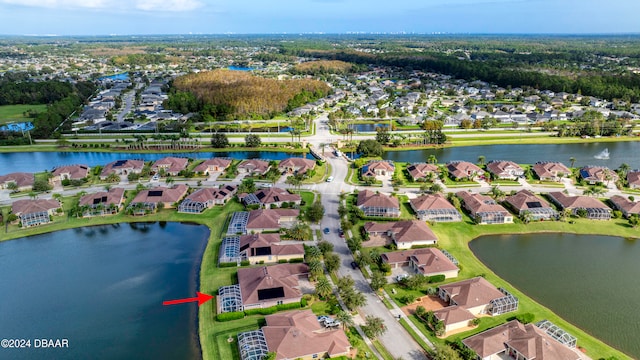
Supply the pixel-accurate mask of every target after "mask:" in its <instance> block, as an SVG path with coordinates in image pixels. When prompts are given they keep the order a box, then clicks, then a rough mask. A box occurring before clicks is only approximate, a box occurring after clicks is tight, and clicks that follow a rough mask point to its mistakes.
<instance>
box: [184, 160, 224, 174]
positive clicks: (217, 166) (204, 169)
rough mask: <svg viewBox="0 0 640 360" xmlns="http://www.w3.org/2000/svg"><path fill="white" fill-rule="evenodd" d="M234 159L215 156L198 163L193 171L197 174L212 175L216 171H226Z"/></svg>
mask: <svg viewBox="0 0 640 360" xmlns="http://www.w3.org/2000/svg"><path fill="white" fill-rule="evenodd" d="M231 162H232V160H231V159H226V158H213V159H209V160H205V161H203V162H201V163H200V164H198V165H197V166H196V167H195V168H194V169H193V171H194V172H196V173H197V174H202V175H207V176H208V175H211V173H214V172H220V171H224V170H225V169H226V168H228V167H229V165H231Z"/></svg>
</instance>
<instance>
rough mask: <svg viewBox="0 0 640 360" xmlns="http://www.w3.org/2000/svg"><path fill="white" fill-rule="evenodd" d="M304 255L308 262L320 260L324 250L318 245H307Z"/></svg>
mask: <svg viewBox="0 0 640 360" xmlns="http://www.w3.org/2000/svg"><path fill="white" fill-rule="evenodd" d="M304 257H305V259H306V260H307V262H309V261H312V260H318V261H319V260H320V258H321V257H322V252H321V251H320V249H318V247H317V246H307V247H305V249H304Z"/></svg>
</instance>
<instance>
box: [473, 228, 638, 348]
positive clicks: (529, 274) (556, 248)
mask: <svg viewBox="0 0 640 360" xmlns="http://www.w3.org/2000/svg"><path fill="white" fill-rule="evenodd" d="M469 247H470V248H471V250H472V251H473V253H474V254H475V255H476V256H477V257H478V258H479V259H480V260H481V261H482V262H483V263H484V264H485V265H487V266H488V267H489V268H490V269H491V270H493V271H494V272H495V273H496V274H497V275H498V276H500V277H501V278H503V279H505V280H506V281H508V282H509V283H511V284H512V285H513V286H515V287H516V288H518V289H519V290H521V291H522V292H524V293H526V294H527V295H528V296H529V297H531V298H533V299H534V300H536V301H537V302H539V303H541V304H542V305H544V306H546V307H548V308H550V309H551V310H552V311H553V312H555V313H556V314H558V315H559V316H560V317H562V318H563V319H565V320H567V321H569V322H570V323H572V324H575V325H576V326H578V327H579V328H581V329H583V330H585V331H586V332H588V333H590V334H592V335H593V336H595V337H596V338H598V339H600V340H602V341H604V342H606V343H607V344H609V345H611V346H613V347H615V348H617V349H620V350H621V351H623V352H625V353H627V354H630V355H631V356H633V357H635V358H640V341H638V338H640V312H638V311H637V310H638V309H637V308H638V306H637V305H638V299H640V261H638V259H640V243H638V241H637V240H635V241H633V240H625V239H623V238H620V237H612V236H601V235H574V234H526V235H498V236H482V237H480V238H478V239H476V240H473V241H472V242H470V243H469ZM578 345H580V339H578Z"/></svg>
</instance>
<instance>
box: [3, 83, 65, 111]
mask: <svg viewBox="0 0 640 360" xmlns="http://www.w3.org/2000/svg"><path fill="white" fill-rule="evenodd" d="M71 93H73V87H72V86H71V84H69V83H65V82H61V81H42V82H27V81H25V82H14V81H6V80H5V81H0V105H19V104H25V105H37V104H50V103H53V102H55V101H59V100H61V99H63V98H65V97H67V96H69V95H70V94H71Z"/></svg>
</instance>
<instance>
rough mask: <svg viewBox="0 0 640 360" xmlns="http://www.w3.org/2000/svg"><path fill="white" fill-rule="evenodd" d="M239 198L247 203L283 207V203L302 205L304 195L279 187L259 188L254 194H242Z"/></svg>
mask: <svg viewBox="0 0 640 360" xmlns="http://www.w3.org/2000/svg"><path fill="white" fill-rule="evenodd" d="M238 198H239V199H240V200H241V201H242V202H243V203H244V204H245V205H258V204H259V205H260V206H265V207H270V206H273V207H281V206H282V204H283V203H291V204H296V205H300V203H301V202H302V197H300V195H298V194H292V193H290V192H289V191H288V190H286V189H281V188H277V187H270V188H263V189H258V190H257V191H256V192H254V193H253V194H241V195H238Z"/></svg>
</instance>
